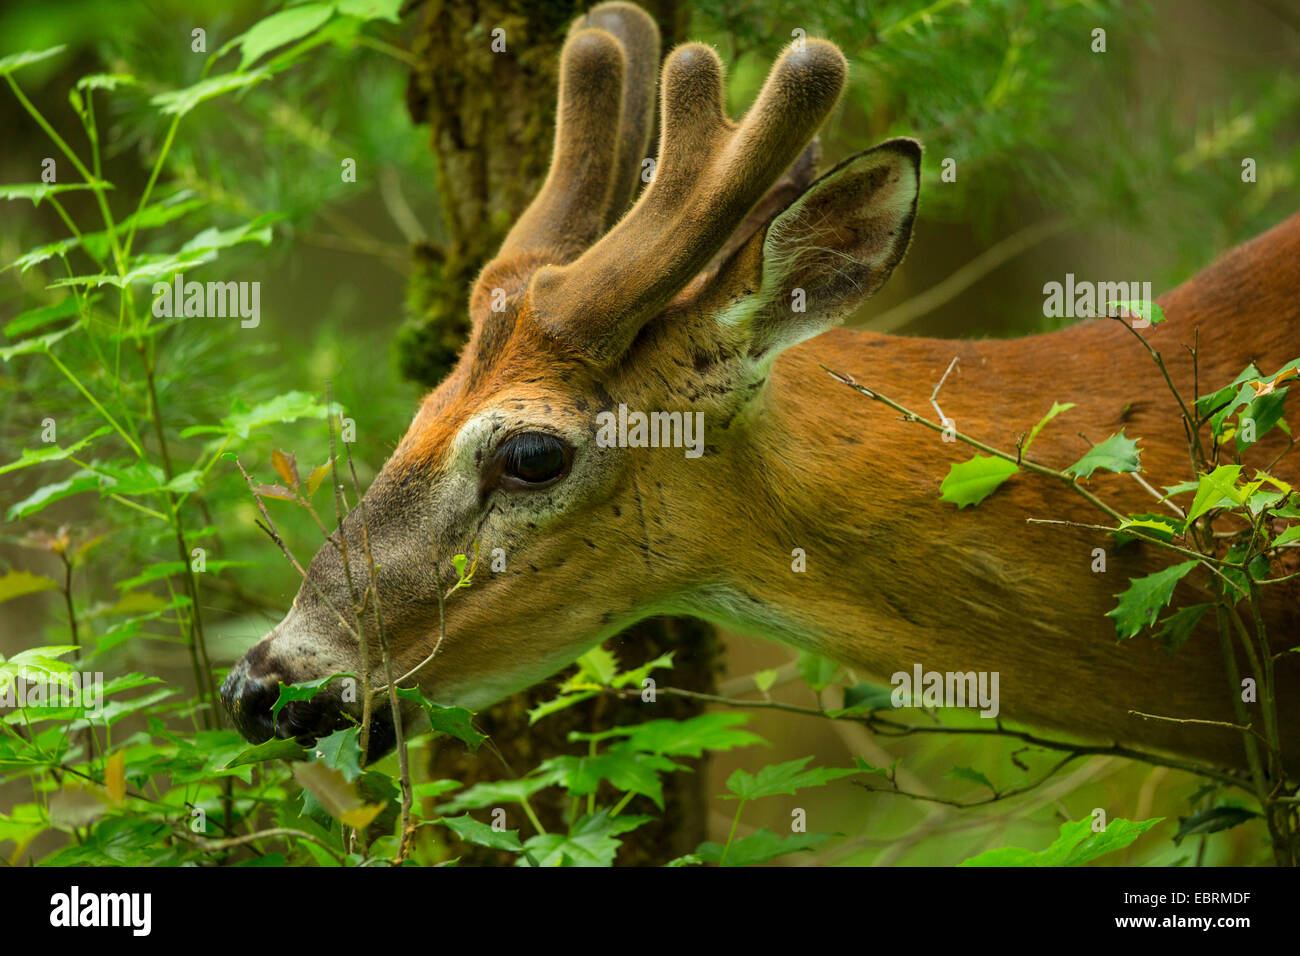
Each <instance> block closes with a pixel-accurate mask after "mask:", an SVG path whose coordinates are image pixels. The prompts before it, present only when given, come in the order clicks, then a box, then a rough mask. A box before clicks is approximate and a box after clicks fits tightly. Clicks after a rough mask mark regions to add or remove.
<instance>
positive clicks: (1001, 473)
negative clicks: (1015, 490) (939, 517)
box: [939, 454, 1020, 509]
mask: <svg viewBox="0 0 1300 956" xmlns="http://www.w3.org/2000/svg"><path fill="white" fill-rule="evenodd" d="M1018 474H1020V469H1019V467H1017V466H1016V463H1015V462H1013V461H1008V460H1007V459H1005V458H998V457H994V456H992V455H980V454H976V455H975V456H974V457H973V458H971V459H970V460H969V461H963V462H959V463H958V464H955V465H952V466H950V467H949V469H948V475H947V477H946V478H944V479H943V484H942V485H940V487H939V492H940V497H941V498H942V499H943V500H944V501H951V502H952V503H953V504H955V505H956V506H957V507H958V508H959V509H961V508H965V507H966V506H967V505H977V504H979V503H980V502H981V501H983V500H984V499H985V498H987V497H988V496H989V495H991V494H993V492H995V491H997V490H998V488H1000V487H1001V486H1002V483H1003V482H1004V481H1006V480H1007V479H1008V478H1010V477H1011V476H1012V475H1018Z"/></svg>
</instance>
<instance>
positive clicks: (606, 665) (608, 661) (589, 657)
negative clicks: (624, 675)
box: [578, 647, 618, 686]
mask: <svg viewBox="0 0 1300 956" xmlns="http://www.w3.org/2000/svg"><path fill="white" fill-rule="evenodd" d="M578 669H579V671H580V672H582V673H583V674H586V675H587V676H588V677H590V678H591V679H592V680H593V681H595V682H596V683H597V684H600V685H602V686H607V685H608V684H609V683H610V682H611V681H612V680H613V679H614V675H615V674H617V673H618V662H617V661H616V660H614V655H613V654H612V653H610V652H609V651H607V650H605V648H603V647H593V648H592V649H591V650H589V651H587V653H585V654H583V655H582V656H581V657H579V658H578Z"/></svg>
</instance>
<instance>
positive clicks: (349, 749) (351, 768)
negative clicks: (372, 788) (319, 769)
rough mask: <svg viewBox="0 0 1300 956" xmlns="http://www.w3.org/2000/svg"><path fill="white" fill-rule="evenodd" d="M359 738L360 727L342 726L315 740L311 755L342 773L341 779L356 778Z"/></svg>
mask: <svg viewBox="0 0 1300 956" xmlns="http://www.w3.org/2000/svg"><path fill="white" fill-rule="evenodd" d="M360 738H361V728H360V727H344V728H343V729H342V730H336V731H334V733H332V734H330V735H329V736H327V737H322V738H321V739H320V740H318V741H316V744H315V745H314V746H313V747H312V748H311V749H312V755H313V756H314V757H315V758H316V759H317V760H319V761H320V762H321V763H323V764H325V766H327V767H331V768H333V769H334V770H337V771H338V772H339V773H341V774H343V779H345V780H356V779H357V778H358V777H360V776H361V739H360Z"/></svg>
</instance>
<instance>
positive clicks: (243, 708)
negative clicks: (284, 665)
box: [221, 660, 280, 744]
mask: <svg viewBox="0 0 1300 956" xmlns="http://www.w3.org/2000/svg"><path fill="white" fill-rule="evenodd" d="M279 697H280V682H279V681H278V680H276V679H274V678H272V679H269V680H268V679H265V678H254V677H250V676H249V674H248V663H247V661H242V660H241V661H240V662H239V663H238V664H236V665H235V666H234V667H232V668H231V669H230V673H229V674H227V675H226V679H225V680H224V681H222V682H221V702H222V703H223V704H225V705H226V712H227V713H229V714H230V719H231V720H233V721H234V722H235V729H236V730H238V731H239V732H240V734H242V735H243V737H244V739H245V740H248V741H249V742H251V743H255V744H260V743H265V742H266V741H268V740H270V739H271V738H272V737H274V736H275V721H274V719H273V718H272V716H271V708H272V707H274V706H275V702H276V701H277V700H278V699H279Z"/></svg>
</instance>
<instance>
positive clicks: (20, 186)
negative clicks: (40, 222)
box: [0, 179, 113, 206]
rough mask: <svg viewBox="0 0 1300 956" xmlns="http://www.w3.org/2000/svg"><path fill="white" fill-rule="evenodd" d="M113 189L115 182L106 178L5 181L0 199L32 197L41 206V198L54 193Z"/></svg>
mask: <svg viewBox="0 0 1300 956" xmlns="http://www.w3.org/2000/svg"><path fill="white" fill-rule="evenodd" d="M96 186H98V187H100V188H103V189H112V188H113V184H112V183H109V182H105V181H104V180H102V179H101V180H96V181H95V182H92V183H4V184H0V199H30V200H31V202H32V205H33V206H39V205H40V204H41V200H42V199H44V198H45V197H46V196H51V195H53V194H54V193H67V192H75V191H77V190H82V189H94V188H95V187H96Z"/></svg>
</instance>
